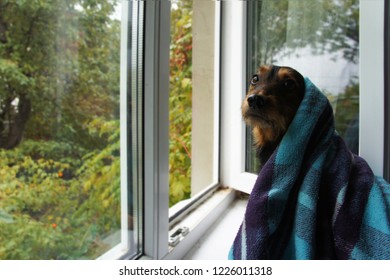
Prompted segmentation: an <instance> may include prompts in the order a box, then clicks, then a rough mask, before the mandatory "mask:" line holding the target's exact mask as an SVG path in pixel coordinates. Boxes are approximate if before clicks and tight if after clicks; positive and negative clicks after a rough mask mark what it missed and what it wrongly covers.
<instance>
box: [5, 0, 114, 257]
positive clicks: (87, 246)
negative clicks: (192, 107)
mask: <svg viewBox="0 0 390 280" xmlns="http://www.w3.org/2000/svg"><path fill="white" fill-rule="evenodd" d="M120 8H121V7H120V5H119V4H117V2H116V1H103V0H92V1H84V0H77V1H76V0H75V1H59V0H58V1H3V0H0V9H1V13H0V178H1V179H0V180H1V181H0V259H86V258H88V259H91V258H96V257H98V256H99V255H101V254H103V253H104V252H106V251H107V250H109V249H110V248H112V247H113V246H115V245H116V244H118V242H120V235H118V231H119V230H120V226H121V224H120V209H121V208H120V160H119V156H120V145H119V60H120V57H119V54H120V52H119V49H120Z"/></svg>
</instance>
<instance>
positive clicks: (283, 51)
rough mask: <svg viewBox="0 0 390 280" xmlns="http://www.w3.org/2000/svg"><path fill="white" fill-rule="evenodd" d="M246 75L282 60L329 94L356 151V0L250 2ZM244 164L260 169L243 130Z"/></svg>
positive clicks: (340, 126) (339, 122)
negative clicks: (245, 144)
mask: <svg viewBox="0 0 390 280" xmlns="http://www.w3.org/2000/svg"><path fill="white" fill-rule="evenodd" d="M247 43H248V63H247V65H248V68H247V77H248V81H249V80H250V77H252V75H253V73H254V72H256V70H257V68H258V66H259V65H261V64H276V65H286V66H290V67H293V68H295V69H297V70H298V71H299V72H300V73H301V74H302V75H304V76H307V77H309V78H310V79H311V80H312V81H313V82H314V83H315V84H316V85H317V86H318V87H319V88H320V89H321V90H322V91H323V92H324V93H325V94H326V95H327V96H328V98H329V100H330V102H331V104H332V106H333V109H334V111H335V119H336V120H335V121H336V129H337V131H338V132H339V133H340V134H341V136H343V138H344V139H345V140H346V142H347V144H348V145H349V147H350V149H351V150H352V151H353V152H355V153H357V152H358V135H359V119H358V115H359V76H358V67H359V0H349V1H339V0H321V1H309V0H303V1H302V0H279V1H273V0H261V1H249V2H248V42H247ZM246 150H247V152H246V159H247V160H246V170H247V171H249V172H253V173H257V172H258V168H259V167H258V166H259V165H258V161H257V159H256V156H255V153H254V151H253V149H252V140H251V136H250V130H247V149H246Z"/></svg>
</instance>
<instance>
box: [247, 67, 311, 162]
mask: <svg viewBox="0 0 390 280" xmlns="http://www.w3.org/2000/svg"><path fill="white" fill-rule="evenodd" d="M304 93H305V82H304V78H303V76H302V75H301V74H300V73H298V72H297V71H296V70H294V69H292V68H290V67H284V66H283V67H280V66H275V65H273V66H261V67H260V68H259V70H258V72H257V73H256V74H255V75H253V77H252V80H251V82H250V86H249V90H248V93H247V95H246V97H245V99H244V101H243V102H242V106H241V110H242V116H243V119H244V121H245V123H246V124H247V125H248V126H251V128H252V135H253V139H254V146H255V149H256V154H257V157H258V158H259V160H260V167H261V166H262V165H264V164H265V162H266V161H267V160H268V158H269V157H270V156H271V154H272V153H273V151H274V150H275V148H276V147H277V146H278V144H279V142H280V141H281V139H282V137H283V135H284V133H285V132H286V130H287V128H288V126H289V125H290V123H291V121H292V119H293V118H294V115H295V113H296V111H297V109H298V107H299V105H300V103H301V101H302V99H303V96H304Z"/></svg>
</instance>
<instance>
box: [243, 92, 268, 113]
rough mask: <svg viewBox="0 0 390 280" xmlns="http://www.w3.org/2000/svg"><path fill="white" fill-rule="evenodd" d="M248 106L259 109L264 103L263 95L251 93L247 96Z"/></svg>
mask: <svg viewBox="0 0 390 280" xmlns="http://www.w3.org/2000/svg"><path fill="white" fill-rule="evenodd" d="M247 101H248V105H249V108H252V109H260V108H261V107H263V106H264V105H265V100H264V97H262V96H261V95H257V94H252V95H250V96H248V98H247Z"/></svg>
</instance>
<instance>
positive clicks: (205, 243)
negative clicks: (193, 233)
mask: <svg viewBox="0 0 390 280" xmlns="http://www.w3.org/2000/svg"><path fill="white" fill-rule="evenodd" d="M246 204H247V200H243V199H238V198H236V199H235V200H234V201H233V203H232V204H231V205H230V206H229V208H228V209H227V211H226V212H224V213H223V215H221V216H220V217H219V219H218V220H217V221H216V222H215V223H214V224H213V225H212V226H211V227H210V228H209V229H208V230H207V232H206V233H205V234H204V235H203V237H202V238H201V239H200V240H199V241H198V242H197V243H196V244H195V245H194V246H193V248H192V249H191V250H190V251H189V252H188V253H187V254H186V255H185V256H184V258H183V259H185V260H226V259H227V257H228V253H229V250H230V247H231V245H232V243H233V240H234V238H235V237H236V234H237V231H238V229H239V227H240V225H241V222H242V219H243V217H244V213H245V208H246Z"/></svg>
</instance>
